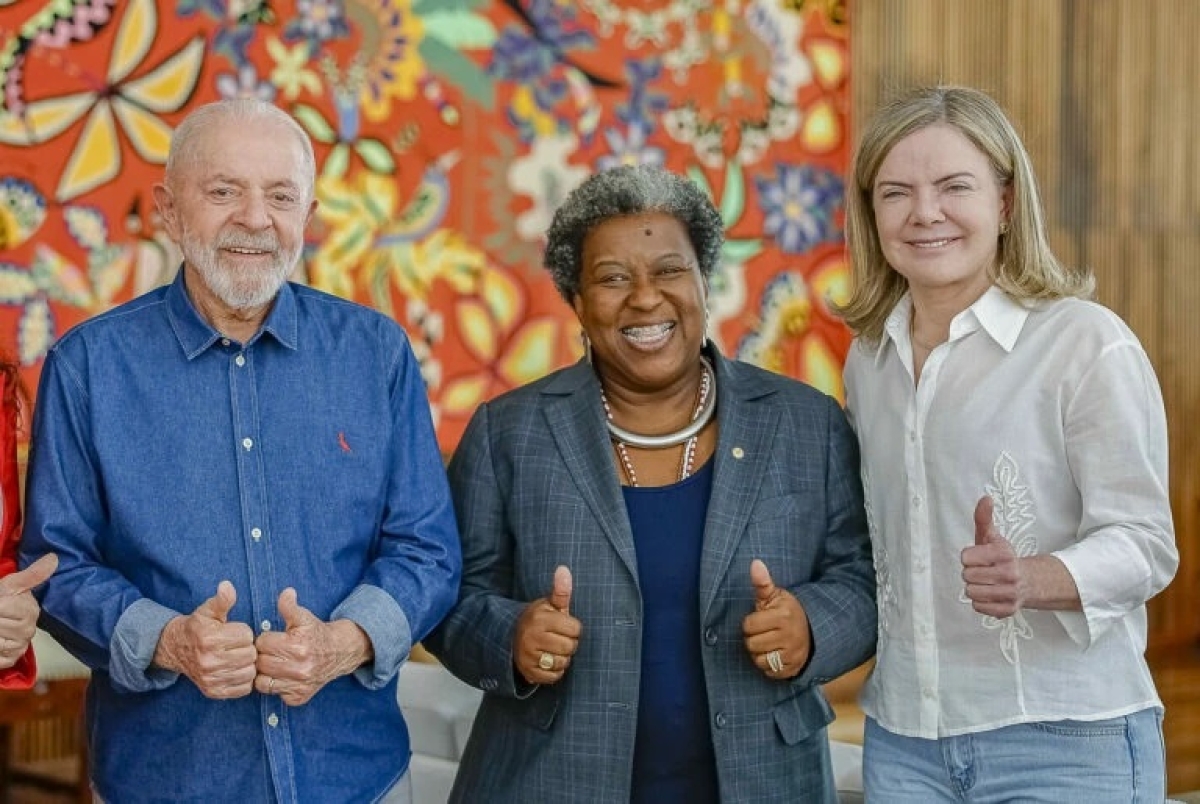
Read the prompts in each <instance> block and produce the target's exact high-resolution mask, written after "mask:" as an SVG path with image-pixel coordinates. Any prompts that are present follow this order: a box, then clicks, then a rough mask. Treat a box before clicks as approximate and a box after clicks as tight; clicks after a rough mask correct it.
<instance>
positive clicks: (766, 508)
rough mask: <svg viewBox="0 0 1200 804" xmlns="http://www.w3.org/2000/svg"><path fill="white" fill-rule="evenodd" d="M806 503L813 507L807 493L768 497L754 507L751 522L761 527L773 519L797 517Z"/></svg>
mask: <svg viewBox="0 0 1200 804" xmlns="http://www.w3.org/2000/svg"><path fill="white" fill-rule="evenodd" d="M806 502H808V503H809V504H810V505H811V498H810V496H809V495H808V494H807V493H805V492H796V493H793V494H780V495H778V496H775V497H767V498H766V499H765V500H759V501H758V503H757V504H756V505H755V506H754V512H753V513H752V514H751V515H750V522H751V524H753V525H761V524H762V523H763V522H767V521H770V520H772V519H781V518H783V517H787V516H795V515H796V514H798V513H799V512H800V511H801V510H803V508H804V505H805V503H806Z"/></svg>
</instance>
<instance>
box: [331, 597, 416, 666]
mask: <svg viewBox="0 0 1200 804" xmlns="http://www.w3.org/2000/svg"><path fill="white" fill-rule="evenodd" d="M329 620H330V622H332V621H334V620H349V621H350V622H352V623H354V624H355V625H357V626H358V627H359V628H361V629H362V630H363V631H364V632H365V633H366V635H367V639H369V640H371V648H372V650H373V651H374V653H375V659H374V660H373V661H371V662H367V663H366V664H364V665H363V666H362V667H360V668H358V669H357V670H355V671H354V677H355V678H356V679H358V682H359V683H360V684H362V685H363V686H364V687H366V688H367V689H369V690H377V689H381V688H382V687H384V686H386V685H387V683H388V682H389V681H391V680H392V676H394V675H395V674H396V672H397V671H398V670H399V669H400V665H402V664H403V663H404V660H405V659H407V658H408V654H409V652H410V651H411V650H412V630H411V629H410V627H409V624H408V617H407V616H406V615H405V614H404V610H403V609H402V608H400V605H399V604H398V603H397V602H396V601H395V599H394V598H393V597H392V596H391V595H389V594H388V593H387V592H385V591H383V590H382V589H380V588H379V587H378V586H371V585H369V584H362V585H361V586H359V587H358V588H357V589H355V590H354V591H353V592H351V593H350V596H349V597H347V598H346V599H345V600H343V601H342V602H341V604H339V605H338V607H337V608H336V609H334V610H333V613H332V614H330V615H329Z"/></svg>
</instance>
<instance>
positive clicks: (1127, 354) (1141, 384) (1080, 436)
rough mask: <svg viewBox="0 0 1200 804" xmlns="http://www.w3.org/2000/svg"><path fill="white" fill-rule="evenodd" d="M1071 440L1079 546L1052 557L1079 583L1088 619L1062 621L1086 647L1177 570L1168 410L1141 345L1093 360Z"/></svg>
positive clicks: (1069, 425)
mask: <svg viewBox="0 0 1200 804" xmlns="http://www.w3.org/2000/svg"><path fill="white" fill-rule="evenodd" d="M1065 436H1066V445H1067V460H1068V462H1069V465H1070V468H1071V474H1072V476H1073V477H1074V479H1075V483H1076V485H1077V486H1078V488H1079V493H1080V497H1081V502H1082V511H1081V518H1080V524H1079V533H1078V536H1077V540H1076V543H1075V544H1073V545H1071V546H1070V547H1067V548H1065V549H1063V550H1059V551H1058V552H1057V553H1055V554H1054V555H1055V557H1056V558H1057V560H1059V561H1061V563H1062V564H1063V565H1064V566H1065V568H1066V569H1067V571H1068V572H1069V573H1070V575H1071V577H1072V580H1073V581H1074V585H1075V587H1076V588H1077V589H1078V594H1079V599H1080V602H1081V604H1082V615H1072V614H1066V613H1064V614H1062V615H1060V617H1059V619H1060V621H1062V622H1063V624H1064V626H1065V627H1066V628H1067V630H1068V632H1070V634H1071V636H1072V638H1073V639H1075V640H1076V641H1077V642H1078V643H1079V644H1081V645H1085V646H1086V645H1088V644H1090V643H1091V641H1092V640H1094V639H1095V638H1096V637H1097V636H1099V635H1100V634H1102V633H1104V631H1106V630H1107V629H1108V628H1110V627H1112V626H1113V624H1115V623H1117V622H1120V621H1121V619H1122V618H1124V617H1125V615H1126V614H1128V613H1129V612H1130V611H1132V610H1134V609H1136V608H1138V607H1140V606H1142V605H1144V604H1145V603H1146V601H1147V600H1149V599H1150V598H1151V597H1153V596H1154V595H1156V594H1158V592H1160V591H1161V590H1162V589H1163V588H1164V587H1166V585H1167V584H1168V583H1169V582H1170V580H1171V578H1172V577H1174V575H1175V571H1176V569H1177V568H1178V566H1179V551H1178V549H1177V548H1176V545H1175V529H1174V524H1173V521H1172V517H1171V505H1170V497H1169V493H1168V484H1167V451H1168V450H1167V424H1166V414H1165V412H1164V409H1163V402H1162V394H1161V392H1160V390H1159V387H1158V381H1157V379H1156V378H1155V376H1154V370H1153V368H1152V367H1151V366H1150V362H1149V360H1148V359H1147V358H1146V354H1145V352H1143V351H1142V349H1141V348H1140V346H1138V345H1137V343H1136V342H1134V341H1126V342H1122V343H1118V344H1115V345H1112V346H1109V347H1108V348H1107V349H1105V351H1104V352H1102V353H1101V355H1100V357H1099V358H1098V359H1097V360H1095V361H1094V363H1093V365H1092V366H1091V367H1090V368H1089V369H1088V372H1087V373H1086V374H1085V375H1084V377H1083V379H1082V380H1081V382H1080V384H1079V386H1078V388H1077V389H1076V392H1075V396H1074V398H1073V399H1072V400H1071V402H1070V404H1069V406H1068V409H1067V412H1066V417H1065ZM1031 605H1032V604H1031Z"/></svg>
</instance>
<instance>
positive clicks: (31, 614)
mask: <svg viewBox="0 0 1200 804" xmlns="http://www.w3.org/2000/svg"><path fill="white" fill-rule="evenodd" d="M57 567H58V556H56V555H54V554H53V553H48V554H46V555H44V556H42V557H41V558H39V559H38V560H37V561H35V562H33V563H32V564H30V565H29V566H28V567H26V568H25V569H23V570H21V571H20V572H14V573H12V574H10V575H6V576H4V577H3V578H0V670H3V669H7V668H9V667H12V666H13V665H14V664H16V663H17V661H18V660H20V658H21V657H22V656H24V655H25V651H27V650H28V649H29V641H30V640H31V639H33V634H34V632H35V631H36V630H37V618H38V611H39V609H38V604H37V601H36V600H34V599H33V589H35V588H37V587H38V586H40V585H41V584H42V583H43V582H44V581H45V580H46V579H47V578H49V577H50V576H51V575H53V574H54V570H55V568H57Z"/></svg>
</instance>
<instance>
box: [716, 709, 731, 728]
mask: <svg viewBox="0 0 1200 804" xmlns="http://www.w3.org/2000/svg"><path fill="white" fill-rule="evenodd" d="M713 722H714V723H716V724H717V728H718V729H723V728H725V724H726V723H728V722H729V720H728V718H726V717H725V713H724V712H717V716H716V717H714V718H713Z"/></svg>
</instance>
